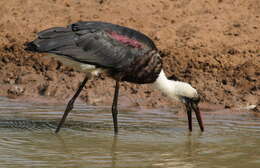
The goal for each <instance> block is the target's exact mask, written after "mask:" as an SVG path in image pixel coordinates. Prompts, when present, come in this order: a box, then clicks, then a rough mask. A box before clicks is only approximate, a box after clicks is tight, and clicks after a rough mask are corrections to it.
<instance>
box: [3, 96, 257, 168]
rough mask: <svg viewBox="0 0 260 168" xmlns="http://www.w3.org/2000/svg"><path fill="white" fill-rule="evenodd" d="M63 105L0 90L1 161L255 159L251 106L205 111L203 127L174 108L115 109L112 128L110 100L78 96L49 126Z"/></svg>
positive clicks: (156, 163) (98, 163) (175, 163)
mask: <svg viewBox="0 0 260 168" xmlns="http://www.w3.org/2000/svg"><path fill="white" fill-rule="evenodd" d="M63 110H64V105H56V106H48V105H43V104H26V103H17V102H14V101H10V100H8V99H6V98H3V97H0V167H5V168H8V167H12V168H15V167H19V168H22V167H58V168H59V167H91V168H95V167H96V168H100V167H108V168H109V167H111V168H116V167H120V168H121V167H124V168H128V167H133V168H136V167H138V168H143V167H155V168H156V167H158V168H160V167H163V168H167V167H180V168H184V167H185V168H193V167H200V168H204V167H205V168H208V167H213V168H214V167H222V168H225V167H227V168H231V167H234V168H239V167H241V168H242V167H243V168H244V167H250V168H259V166H260V119H259V118H255V117H254V116H253V115H250V114H245V115H232V116H228V115H225V116H223V115H217V114H213V113H204V121H205V127H206V131H205V132H204V133H201V132H200V131H199V128H198V126H197V123H196V121H195V119H194V123H193V125H194V131H193V132H192V133H189V132H188V129H187V121H186V117H185V116H182V117H181V116H179V115H176V111H178V109H168V110H167V109H153V110H142V111H140V110H133V109H121V110H120V115H119V124H120V133H119V135H118V136H114V134H113V129H112V128H113V125H112V118H111V113H110V108H109V107H94V106H87V105H80V104H77V105H76V106H75V109H74V111H73V112H72V113H71V115H70V116H69V118H68V120H67V121H66V124H65V128H63V129H61V132H60V133H59V134H55V133H54V130H55V128H56V125H57V122H58V120H59V118H60V117H61V115H62V113H63Z"/></svg>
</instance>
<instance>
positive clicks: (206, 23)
mask: <svg viewBox="0 0 260 168" xmlns="http://www.w3.org/2000/svg"><path fill="white" fill-rule="evenodd" d="M0 6H1V8H0V14H1V18H0V37H1V38H0V95H1V96H8V97H10V98H19V99H21V100H26V99H27V100H28V101H31V100H37V99H39V100H40V99H45V100H51V101H54V100H55V101H60V102H63V101H64V100H68V99H69V98H70V97H71V96H72V95H73V93H74V92H75V90H76V88H77V87H78V85H79V83H80V82H81V81H82V80H83V78H84V74H82V73H79V72H77V71H74V70H73V69H70V68H68V67H65V66H63V65H62V64H61V63H60V62H57V61H54V60H51V59H44V58H43V56H44V55H41V54H32V53H28V52H25V51H24V50H23V48H24V47H23V44H24V43H25V42H27V41H30V40H32V39H33V38H34V37H35V36H36V34H35V33H36V32H38V31H40V30H43V29H46V28H49V27H52V26H65V25H67V24H70V23H73V22H76V21H80V20H81V21H84V20H101V21H107V22H112V23H116V24H121V25H124V26H129V27H132V28H135V29H137V30H140V31H142V32H144V33H145V34H147V35H148V36H150V37H151V38H152V39H153V40H154V41H155V43H156V45H157V46H158V48H160V49H161V51H162V56H163V60H164V69H165V71H166V72H167V75H168V76H169V77H171V78H172V79H178V80H182V81H186V82H190V83H191V84H192V85H193V86H194V87H195V88H197V89H198V90H199V92H200V93H201V95H203V101H204V102H206V103H212V104H217V105H221V107H243V106H247V105H251V104H256V105H258V107H257V108H258V109H259V97H260V91H259V86H260V80H259V79H260V78H259V75H260V41H259V39H260V31H259V30H260V26H259V25H260V1H258V0H248V1H243V2H237V1H235V2H231V1H221V0H218V1H200V3H198V2H197V1H196V0H181V1H172V0H164V1H157V0H143V1H140V2H137V1H131V0H125V1H120V0H103V1H100V0H89V1H83V0H76V1H69V0H46V1H40V0H2V1H1V2H0ZM113 88H114V81H112V80H111V79H109V78H106V77H104V76H100V77H99V78H98V80H96V81H92V82H89V83H88V84H87V86H86V87H85V90H84V92H83V93H82V94H81V101H83V102H86V103H88V104H94V105H109V104H110V103H111V101H112V96H113ZM120 94H121V96H120V103H121V105H124V106H149V107H161V106H173V105H176V102H174V101H171V100H169V99H167V98H165V97H164V96H163V95H161V93H159V92H158V91H154V90H153V88H152V87H151V86H149V85H143V86H137V85H134V84H128V83H122V84H121V93H120Z"/></svg>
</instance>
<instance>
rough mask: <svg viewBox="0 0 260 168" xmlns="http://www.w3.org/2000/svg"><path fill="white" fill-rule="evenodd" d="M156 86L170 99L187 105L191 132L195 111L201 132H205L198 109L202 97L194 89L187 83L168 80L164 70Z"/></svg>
mask: <svg viewBox="0 0 260 168" xmlns="http://www.w3.org/2000/svg"><path fill="white" fill-rule="evenodd" d="M154 85H155V87H156V88H158V89H159V90H161V91H162V92H163V93H164V94H166V95H167V96H168V97H171V98H173V99H176V100H178V101H180V102H182V103H184V104H185V107H186V111H187V115H188V120H189V130H190V131H192V115H191V114H192V111H194V112H195V114H196V117H197V120H198V122H199V126H200V129H201V131H204V126H203V122H202V119H201V115H200V109H199V107H198V104H199V102H200V96H199V94H198V92H197V90H196V89H195V88H193V87H192V86H191V85H190V84H188V83H186V82H180V81H174V80H170V79H168V78H167V77H166V76H165V74H164V72H163V70H162V71H161V72H160V74H159V76H158V78H157V79H156V81H155V83H154Z"/></svg>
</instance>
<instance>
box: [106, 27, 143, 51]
mask: <svg viewBox="0 0 260 168" xmlns="http://www.w3.org/2000/svg"><path fill="white" fill-rule="evenodd" d="M109 35H110V36H111V37H112V38H113V39H115V40H117V41H119V42H121V43H123V44H127V45H130V46H132V47H135V48H142V44H141V43H140V42H139V41H137V40H135V39H131V38H129V37H127V36H123V35H121V34H118V33H116V32H113V31H112V32H109Z"/></svg>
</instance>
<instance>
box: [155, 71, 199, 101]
mask: <svg viewBox="0 0 260 168" xmlns="http://www.w3.org/2000/svg"><path fill="white" fill-rule="evenodd" d="M154 85H155V87H156V88H158V89H159V90H160V91H162V92H163V93H164V94H166V95H167V96H169V97H171V98H174V99H176V100H179V101H182V100H183V98H184V97H188V98H193V97H197V96H198V93H197V91H196V89H194V88H193V87H192V86H191V85H190V84H188V83H185V82H180V81H174V80H169V79H168V78H167V77H166V76H165V73H164V71H163V70H161V72H160V74H159V76H158V78H157V79H156V81H155V82H154Z"/></svg>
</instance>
